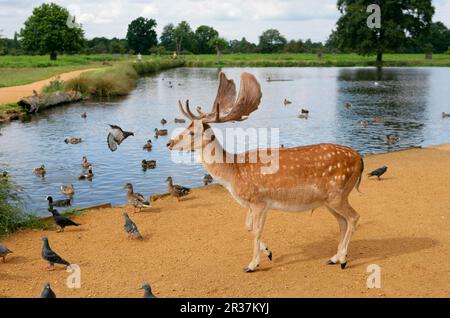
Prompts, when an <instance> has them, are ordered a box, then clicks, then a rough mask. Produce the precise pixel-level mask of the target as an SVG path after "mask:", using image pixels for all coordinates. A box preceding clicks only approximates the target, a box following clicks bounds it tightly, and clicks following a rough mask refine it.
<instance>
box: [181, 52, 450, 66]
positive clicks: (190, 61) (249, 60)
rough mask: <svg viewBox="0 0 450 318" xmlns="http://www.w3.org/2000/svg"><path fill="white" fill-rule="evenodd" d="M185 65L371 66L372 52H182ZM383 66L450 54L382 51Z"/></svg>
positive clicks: (439, 59)
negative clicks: (320, 55)
mask: <svg viewBox="0 0 450 318" xmlns="http://www.w3.org/2000/svg"><path fill="white" fill-rule="evenodd" d="M184 58H185V59H186V64H187V66H190V67H211V66H236V67H239V66H255V67H276V66H279V67H283V66H286V67H290V66H305V67H307V66H374V65H375V60H376V57H375V56H360V55H357V54H324V55H323V56H322V59H321V60H320V59H318V57H317V55H316V54H307V53H305V54H224V55H223V56H222V60H221V63H219V64H218V63H217V58H216V55H186V56H184ZM383 58H384V65H385V66H450V54H435V55H434V56H433V59H432V60H427V59H425V55H424V54H385V55H384V57H383Z"/></svg>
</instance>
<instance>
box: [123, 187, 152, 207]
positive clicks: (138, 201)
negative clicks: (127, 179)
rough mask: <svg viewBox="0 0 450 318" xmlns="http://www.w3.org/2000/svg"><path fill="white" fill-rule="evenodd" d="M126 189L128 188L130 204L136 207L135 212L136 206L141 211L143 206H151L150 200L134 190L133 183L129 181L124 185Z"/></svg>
mask: <svg viewBox="0 0 450 318" xmlns="http://www.w3.org/2000/svg"><path fill="white" fill-rule="evenodd" d="M124 189H128V194H127V200H128V205H131V206H132V207H133V208H134V212H136V208H137V209H138V210H139V211H140V210H141V209H142V208H149V207H150V202H148V201H147V200H146V199H145V197H144V196H143V195H142V194H140V193H135V192H134V190H133V185H132V184H131V183H127V184H126V185H125V186H124Z"/></svg>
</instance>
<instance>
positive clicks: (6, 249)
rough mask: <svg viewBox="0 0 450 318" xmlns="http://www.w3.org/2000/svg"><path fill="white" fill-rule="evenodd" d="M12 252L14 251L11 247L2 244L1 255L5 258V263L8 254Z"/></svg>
mask: <svg viewBox="0 0 450 318" xmlns="http://www.w3.org/2000/svg"><path fill="white" fill-rule="evenodd" d="M11 253H12V251H10V250H9V248H7V247H6V246H5V245H3V244H0V257H1V258H3V263H6V255H8V254H11Z"/></svg>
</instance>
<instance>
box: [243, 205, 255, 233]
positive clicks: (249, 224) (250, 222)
mask: <svg viewBox="0 0 450 318" xmlns="http://www.w3.org/2000/svg"><path fill="white" fill-rule="evenodd" d="M245 227H246V228H247V231H249V232H251V231H253V214H252V210H251V209H248V212H247V219H246V220H245Z"/></svg>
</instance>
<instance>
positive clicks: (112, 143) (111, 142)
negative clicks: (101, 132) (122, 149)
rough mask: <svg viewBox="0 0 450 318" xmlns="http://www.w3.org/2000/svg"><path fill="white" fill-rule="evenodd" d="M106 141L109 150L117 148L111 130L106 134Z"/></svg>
mask: <svg viewBox="0 0 450 318" xmlns="http://www.w3.org/2000/svg"><path fill="white" fill-rule="evenodd" d="M107 142H108V147H109V150H111V151H113V152H114V151H116V150H117V142H116V140H115V138H114V135H113V134H112V133H111V132H110V133H109V134H108V139H107Z"/></svg>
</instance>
